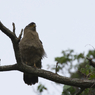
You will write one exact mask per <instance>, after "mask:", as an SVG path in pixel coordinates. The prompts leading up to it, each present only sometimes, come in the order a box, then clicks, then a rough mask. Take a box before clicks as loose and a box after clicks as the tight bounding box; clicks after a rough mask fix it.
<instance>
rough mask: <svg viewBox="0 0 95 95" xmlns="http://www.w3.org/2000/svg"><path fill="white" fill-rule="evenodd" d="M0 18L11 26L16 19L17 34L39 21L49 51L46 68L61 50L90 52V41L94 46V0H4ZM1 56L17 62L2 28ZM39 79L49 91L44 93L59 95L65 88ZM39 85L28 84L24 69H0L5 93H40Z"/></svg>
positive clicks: (0, 84) (4, 61) (7, 61)
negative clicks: (19, 70) (20, 70)
mask: <svg viewBox="0 0 95 95" xmlns="http://www.w3.org/2000/svg"><path fill="white" fill-rule="evenodd" d="M0 21H1V22H2V23H3V24H4V25H5V26H6V27H8V28H9V29H10V30H12V22H14V23H15V25H16V34H17V35H19V33H20V31H21V29H22V28H24V27H25V26H26V25H27V24H29V23H30V22H35V23H36V25H37V32H38V33H39V36H40V39H41V40H42V42H43V45H44V48H45V51H46V53H47V58H44V59H43V69H47V68H46V67H47V64H49V65H53V64H56V62H55V61H54V58H55V57H58V56H61V51H62V50H66V49H74V50H75V52H76V53H81V52H86V53H87V51H88V50H89V49H93V48H92V47H91V46H89V45H87V44H91V45H92V46H93V47H95V41H94V39H95V0H2V1H1V2H0ZM85 45H87V46H86V47H85ZM0 59H1V65H9V64H14V63H16V61H15V57H14V51H13V47H12V44H11V41H10V39H9V38H8V37H7V36H6V35H5V34H3V33H2V32H1V31H0ZM64 76H66V75H64ZM39 83H43V84H44V85H45V86H46V87H47V88H48V92H46V91H44V93H43V94H42V95H53V94H55V95H59V94H61V92H62V88H60V89H59V86H57V85H56V84H54V82H51V81H48V80H46V79H43V78H40V79H39ZM37 85H38V84H36V85H33V86H28V85H26V84H25V83H24V82H23V74H22V73H21V72H18V71H9V72H0V94H2V95H13V94H14V95H37V94H36V93H35V91H36V87H37ZM54 86H55V87H54ZM61 87H62V85H61ZM56 89H58V91H57V90H56Z"/></svg>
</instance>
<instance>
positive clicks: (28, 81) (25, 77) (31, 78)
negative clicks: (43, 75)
mask: <svg viewBox="0 0 95 95" xmlns="http://www.w3.org/2000/svg"><path fill="white" fill-rule="evenodd" d="M23 80H24V82H25V83H26V84H28V85H32V84H35V83H37V82H38V76H34V75H31V74H27V73H24V74H23Z"/></svg>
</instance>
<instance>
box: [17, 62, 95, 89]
mask: <svg viewBox="0 0 95 95" xmlns="http://www.w3.org/2000/svg"><path fill="white" fill-rule="evenodd" d="M19 71H22V72H26V73H31V74H34V75H37V76H39V77H43V78H45V79H48V80H51V81H54V82H57V83H61V84H66V85H71V86H76V87H81V88H90V87H91V86H92V85H93V84H94V83H95V80H87V79H85V80H82V79H78V78H68V77H64V76H60V75H58V74H55V73H52V72H50V71H46V70H43V69H37V68H33V67H30V66H27V65H26V64H22V66H19ZM93 88H95V85H93Z"/></svg>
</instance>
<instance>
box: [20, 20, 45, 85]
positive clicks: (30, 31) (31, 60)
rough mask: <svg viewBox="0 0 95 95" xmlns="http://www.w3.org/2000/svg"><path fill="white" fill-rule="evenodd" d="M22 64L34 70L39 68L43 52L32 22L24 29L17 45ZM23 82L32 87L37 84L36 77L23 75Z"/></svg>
mask: <svg viewBox="0 0 95 95" xmlns="http://www.w3.org/2000/svg"><path fill="white" fill-rule="evenodd" d="M19 48H20V55H21V59H22V62H23V63H25V64H27V65H29V66H32V67H36V68H41V59H42V58H43V56H44V54H45V52H44V49H43V45H42V42H41V40H40V39H39V36H38V33H37V32H36V24H35V23H34V22H32V23H30V24H29V25H27V26H26V27H25V29H24V36H23V38H22V40H21V41H20V43H19ZM23 80H24V82H25V83H26V84H28V85H32V84H35V83H37V82H38V76H36V75H32V74H28V73H24V75H23Z"/></svg>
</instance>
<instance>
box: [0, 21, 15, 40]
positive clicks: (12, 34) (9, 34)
mask: <svg viewBox="0 0 95 95" xmlns="http://www.w3.org/2000/svg"><path fill="white" fill-rule="evenodd" d="M0 30H1V31H2V32H3V33H4V34H6V35H7V36H8V37H9V38H11V39H14V37H15V35H14V33H12V32H11V31H10V30H9V29H8V28H6V27H5V26H4V25H3V24H2V23H1V21H0Z"/></svg>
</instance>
